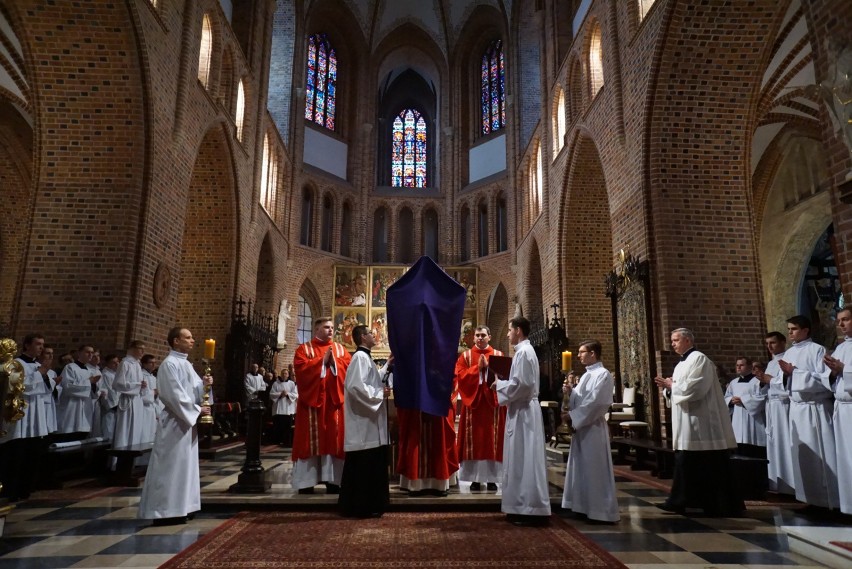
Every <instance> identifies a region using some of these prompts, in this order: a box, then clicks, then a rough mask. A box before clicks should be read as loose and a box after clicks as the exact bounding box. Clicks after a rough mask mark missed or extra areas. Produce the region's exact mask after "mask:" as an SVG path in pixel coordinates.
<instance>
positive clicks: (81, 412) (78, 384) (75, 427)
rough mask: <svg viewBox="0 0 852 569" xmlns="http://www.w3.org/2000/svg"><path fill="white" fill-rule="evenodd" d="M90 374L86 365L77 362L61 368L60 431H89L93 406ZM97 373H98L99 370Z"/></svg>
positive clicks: (90, 371)
mask: <svg viewBox="0 0 852 569" xmlns="http://www.w3.org/2000/svg"><path fill="white" fill-rule="evenodd" d="M92 374H93V372H92V370H91V369H90V368H89V367H88V366H85V365H83V364H81V363H78V362H73V363H70V364H68V365H66V366H65V368H64V369H63V370H62V383H61V384H60V385H61V386H62V393H61V395H60V396H59V408H60V411H59V418H60V422H59V432H60V433H89V432H91V430H92V416H93V408H94V405H93V400H92V381H91V380H92ZM98 374H99V375H100V371H98ZM98 430H99V431H100V429H98ZM92 436H96V435H92Z"/></svg>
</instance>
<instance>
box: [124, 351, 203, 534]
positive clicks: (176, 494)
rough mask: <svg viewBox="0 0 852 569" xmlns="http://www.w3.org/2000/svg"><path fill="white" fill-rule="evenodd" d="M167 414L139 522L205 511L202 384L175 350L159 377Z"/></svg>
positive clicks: (159, 429) (162, 418) (144, 490)
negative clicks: (200, 453) (200, 427)
mask: <svg viewBox="0 0 852 569" xmlns="http://www.w3.org/2000/svg"><path fill="white" fill-rule="evenodd" d="M157 379H158V382H157V387H158V389H159V392H160V401H162V402H163V407H164V408H163V412H162V413H161V414H160V420H159V422H158V426H157V435H156V438H155V440H154V449H153V451H152V452H151V462H150V464H149V465H148V475H147V476H146V477H145V485H144V486H143V487H142V498H141V499H140V501H139V515H138V517H139V518H140V519H157V518H176V517H181V516H185V515H187V514H189V513H191V512H195V511H198V510H200V509H201V482H200V478H199V471H198V430H197V428H196V426H195V422H196V420H197V419H198V416H199V415H200V413H201V407H200V406H199V405H198V403H200V399H199V394H200V393H201V391H202V390H203V385H204V384H203V382H202V381H201V378H200V377H198V374H197V373H195V369H193V367H192V364H191V363H190V362H189V360H188V359H187V355H186V354H183V353H180V352H176V351H174V350H172V351H171V352H169V355H168V356H167V357H166V359H164V360H163V363H162V364H161V365H160V370H159V372H158V375H157Z"/></svg>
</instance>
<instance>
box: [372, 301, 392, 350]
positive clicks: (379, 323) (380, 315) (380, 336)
mask: <svg viewBox="0 0 852 569" xmlns="http://www.w3.org/2000/svg"><path fill="white" fill-rule="evenodd" d="M370 331H371V332H372V333H373V339H374V340H375V341H376V345H375V346H373V349H372V353H373V356H381V355H387V354H390V343H389V341H388V313H387V310H385V309H384V308H378V309H373V310H372V311H371V312H370Z"/></svg>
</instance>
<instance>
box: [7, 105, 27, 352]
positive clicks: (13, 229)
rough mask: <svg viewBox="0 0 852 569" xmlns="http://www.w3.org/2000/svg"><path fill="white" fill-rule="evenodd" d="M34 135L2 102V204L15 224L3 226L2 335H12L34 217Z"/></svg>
mask: <svg viewBox="0 0 852 569" xmlns="http://www.w3.org/2000/svg"><path fill="white" fill-rule="evenodd" d="M32 175H33V131H32V129H31V128H30V126H29V124H28V123H27V122H26V120H25V119H24V118H23V117H22V116H21V115H20V113H19V112H18V111H17V109H15V107H14V106H13V105H11V104H10V103H8V102H6V101H5V100H3V99H1V98H0V202H2V203H4V204H7V205H9V206H12V207H14V209H15V216H14V218H15V220H16V221H14V222H11V221H12V218H9V220H7V222H5V223H3V224H2V225H0V266H2V267H3V270H2V271H0V333H2V334H4V335H11V334H12V330H13V327H14V322H13V319H14V318H15V307H16V305H17V302H16V297H17V294H18V293H17V290H16V289H17V285H18V282H19V280H20V277H21V271H22V270H23V267H24V245H25V244H26V242H27V229H28V225H29V224H28V220H29V219H30V216H31V215H32Z"/></svg>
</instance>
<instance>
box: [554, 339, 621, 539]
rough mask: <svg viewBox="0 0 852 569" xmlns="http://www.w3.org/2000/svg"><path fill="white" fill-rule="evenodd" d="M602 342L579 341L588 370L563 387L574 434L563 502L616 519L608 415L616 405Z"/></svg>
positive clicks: (577, 509)
mask: <svg viewBox="0 0 852 569" xmlns="http://www.w3.org/2000/svg"><path fill="white" fill-rule="evenodd" d="M600 354H601V344H600V342H598V341H597V340H590V341H587V342H583V343H582V344H580V347H579V348H578V349H577V355H578V357H579V358H580V363H581V364H583V365H584V366H586V373H584V374H583V376H582V377H581V378H580V382H579V383H578V384H577V387H576V388H574V387H572V386H571V384H570V383H569V384H567V385H566V386H565V387H564V391H565V397H566V398H567V399H568V421H569V424H570V426H571V428H572V429H573V430H574V434H573V436H572V437H571V452H570V453H569V454H568V465H567V467H566V469H565V490H564V492H563V494H562V507H563V508H566V509H568V510H571V511H573V512H575V513H578V514H585V515H586V516H587V517H588V518H589V519H591V520H598V521H603V522H617V521H618V520H619V519H620V516H619V514H618V500H617V499H616V497H615V475H614V473H613V471H612V454H611V453H610V445H609V427H608V426H607V423H606V414H607V412H608V411H609V409H610V407H611V406H612V390H613V379H612V374H610V373H609V370H607V369H606V368H605V367H604V366H603V364H602V363H601V362H600Z"/></svg>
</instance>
